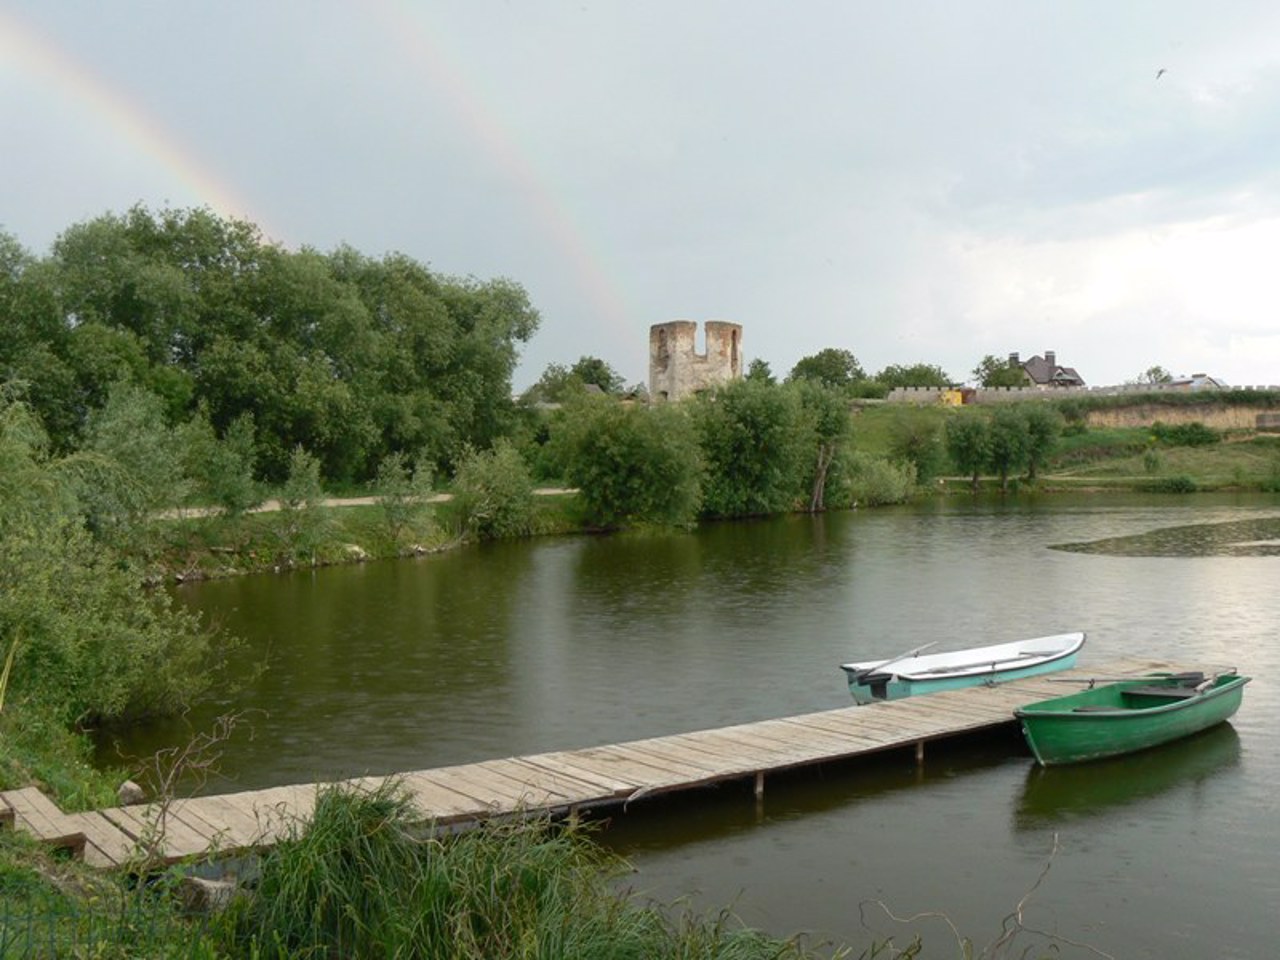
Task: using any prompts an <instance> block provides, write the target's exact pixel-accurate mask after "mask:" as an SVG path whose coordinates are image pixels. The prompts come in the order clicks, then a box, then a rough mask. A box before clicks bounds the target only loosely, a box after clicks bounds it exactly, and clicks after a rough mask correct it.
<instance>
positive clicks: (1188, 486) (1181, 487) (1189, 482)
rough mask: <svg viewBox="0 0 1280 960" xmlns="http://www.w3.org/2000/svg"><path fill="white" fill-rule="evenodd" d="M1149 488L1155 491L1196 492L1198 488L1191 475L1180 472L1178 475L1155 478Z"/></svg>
mask: <svg viewBox="0 0 1280 960" xmlns="http://www.w3.org/2000/svg"><path fill="white" fill-rule="evenodd" d="M1147 489H1148V490H1151V491H1152V492H1154V493H1195V492H1196V490H1197V489H1198V488H1197V486H1196V482H1195V480H1193V479H1192V478H1191V477H1188V476H1186V475H1185V474H1179V475H1178V476H1176V477H1162V478H1161V479H1159V480H1155V481H1153V482H1152V483H1151V484H1150V485H1149V486H1148V487H1147Z"/></svg>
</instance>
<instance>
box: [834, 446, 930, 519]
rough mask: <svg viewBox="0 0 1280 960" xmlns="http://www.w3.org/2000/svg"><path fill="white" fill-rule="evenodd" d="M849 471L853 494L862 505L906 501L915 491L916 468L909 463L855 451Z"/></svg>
mask: <svg viewBox="0 0 1280 960" xmlns="http://www.w3.org/2000/svg"><path fill="white" fill-rule="evenodd" d="M848 472H849V490H850V493H851V495H852V496H853V499H854V500H855V501H856V502H857V503H858V504H859V505H861V506H868V507H874V506H882V505H884V504H889V503H904V502H906V501H907V500H908V499H910V497H911V495H912V494H913V493H915V490H916V475H915V469H914V468H913V467H912V466H911V464H909V463H893V462H891V461H889V460H886V459H884V458H883V457H877V456H873V455H871V454H868V453H857V452H855V453H854V454H852V455H851V457H850V463H849V470H848Z"/></svg>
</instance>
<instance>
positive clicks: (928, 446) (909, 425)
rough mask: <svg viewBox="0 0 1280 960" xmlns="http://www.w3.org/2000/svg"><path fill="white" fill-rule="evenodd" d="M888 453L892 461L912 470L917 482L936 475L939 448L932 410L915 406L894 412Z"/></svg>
mask: <svg viewBox="0 0 1280 960" xmlns="http://www.w3.org/2000/svg"><path fill="white" fill-rule="evenodd" d="M889 450H890V452H891V454H892V455H893V458H894V459H895V460H898V461H900V462H902V463H906V464H910V465H911V466H912V467H914V468H915V474H916V479H917V481H918V482H919V483H926V482H927V481H929V480H930V479H931V478H933V477H935V476H937V473H938V467H939V461H940V460H941V458H942V449H941V443H940V442H939V429H938V420H937V417H936V411H935V410H929V409H920V408H915V407H907V408H905V409H902V410H898V411H895V414H894V418H893V424H892V427H891V434H890V438H889Z"/></svg>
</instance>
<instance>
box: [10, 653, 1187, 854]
mask: <svg viewBox="0 0 1280 960" xmlns="http://www.w3.org/2000/svg"><path fill="white" fill-rule="evenodd" d="M1177 669H1180V668H1178V667H1172V666H1170V665H1168V664H1163V663H1157V662H1154V661H1148V660H1136V659H1127V660H1122V661H1113V662H1111V663H1107V664H1103V665H1100V666H1096V667H1093V668H1091V669H1088V670H1084V669H1075V670H1069V671H1064V672H1061V673H1056V674H1054V675H1053V678H1054V679H1056V680H1062V679H1065V678H1089V677H1121V676H1140V675H1143V674H1146V673H1151V672H1153V671H1157V670H1177ZM1070 689H1071V688H1070V687H1069V686H1067V687H1064V685H1063V684H1061V683H1058V682H1053V681H1052V680H1051V679H1050V678H1048V677H1037V678H1031V679H1027V680H1018V681H1014V682H1011V683H1004V684H999V685H996V686H990V687H973V688H970V689H966V690H953V691H947V692H943V693H935V694H931V695H929V696H924V697H915V698H911V699H907V700H897V701H892V702H888V703H877V704H873V705H871V706H865V707H854V706H848V707H842V708H839V709H835V710H825V711H822V712H819V713H809V714H803V715H801V716H795V717H785V718H781V719H776V720H762V721H759V722H756V723H745V724H739V725H736V726H731V727H723V728H720V729H714V730H700V731H697V732H694V733H683V734H675V735H672V736H664V737H653V738H649V739H646V740H634V741H631V742H628V743H619V744H610V745H604V746H596V747H586V748H584V749H580V750H563V751H556V752H552V753H540V754H535V755H532V756H524V757H507V758H505V759H498V760H485V761H482V762H479V763H470V764H463V765H458V766H450V767H440V768H436V769H432V770H420V771H413V772H408V773H401V774H395V775H393V776H396V777H398V778H399V779H400V780H401V781H402V783H403V784H404V787H405V789H406V790H407V791H408V792H409V794H410V796H411V797H412V800H413V803H414V805H415V807H416V808H417V810H418V812H419V813H420V815H421V817H422V820H423V822H424V823H428V822H434V823H436V824H440V825H450V824H468V823H474V822H478V821H481V820H484V819H487V818H491V817H500V816H509V815H520V814H546V813H550V814H553V815H555V814H565V813H571V812H574V811H578V810H585V809H590V808H595V807H602V806H624V805H626V804H627V803H629V802H632V801H636V800H639V799H640V798H641V797H644V796H652V795H655V794H665V793H672V792H675V791H681V790H689V789H694V788H698V787H704V786H708V785H711V784H715V783H721V782H725V781H730V780H744V779H747V780H754V783H755V788H756V791H757V794H759V793H760V792H761V791H762V790H763V788H764V779H765V777H766V776H767V775H768V774H771V773H778V772H782V771H786V770H793V769H796V768H799V767H804V766H809V765H813V764H820V763H831V762H836V761H846V760H851V759H853V758H856V757H858V756H860V755H865V754H871V753H877V752H882V751H886V750H894V749H914V750H915V751H916V755H917V757H918V758H923V755H924V748H925V744H927V743H928V742H930V741H933V740H939V739H944V738H947V737H954V736H957V735H960V734H968V733H974V732H977V731H981V730H987V729H994V728H997V727H1000V726H1004V725H1006V724H1012V723H1014V722H1015V721H1014V718H1013V709H1014V708H1015V707H1017V706H1020V705H1022V704H1024V703H1029V702H1031V701H1034V700H1041V699H1045V698H1047V697H1053V696H1059V695H1061V694H1063V693H1065V692H1067V691H1068V690H1070ZM385 779H387V778H385V777H364V778H359V779H355V780H351V781H344V782H345V783H348V784H350V785H352V786H356V787H365V788H373V787H376V786H377V785H378V784H380V783H381V782H382V781H383V780H385ZM318 789H319V787H318V786H317V785H316V784H306V785H299V786H288V787H273V788H269V789H266V790H250V791H244V792H241V793H231V794H222V795H218V796H207V797H192V798H189V799H177V800H173V801H171V802H169V803H162V802H150V803H142V804H134V805H131V806H124V807H111V808H106V809H102V810H93V811H89V812H86V813H63V812H62V811H61V810H60V809H59V808H58V807H57V806H56V805H55V804H54V803H53V801H51V800H50V799H49V798H48V797H46V796H45V795H44V794H43V793H41V792H40V791H39V790H38V789H37V788H35V787H27V788H24V789H22V790H11V791H8V792H3V793H0V825H3V824H8V825H10V826H12V827H13V828H15V829H18V830H23V831H26V832H28V833H31V834H33V835H34V836H36V837H37V838H39V839H40V840H42V841H44V842H46V843H49V844H52V845H56V846H60V847H65V848H69V849H70V850H71V851H72V852H73V854H74V855H75V856H77V857H82V858H83V859H84V860H85V862H86V863H88V864H90V865H93V866H98V867H104V868H110V867H115V866H119V865H122V864H125V863H127V862H130V861H131V860H133V859H136V857H137V851H139V850H140V849H143V848H145V849H147V850H148V851H150V852H152V853H153V854H154V856H155V857H157V858H159V859H161V860H164V861H176V860H180V859H183V858H186V857H200V856H204V855H208V854H232V853H238V852H245V851H250V850H259V849H265V848H267V847H270V846H271V845H272V844H274V843H275V842H276V841H277V840H279V839H280V838H282V837H284V836H287V835H288V834H289V832H290V831H291V830H292V829H294V828H295V826H296V825H297V824H298V823H299V822H300V821H304V820H306V819H307V818H309V817H310V815H311V812H312V809H313V806H314V803H315V798H316V793H317V790H318Z"/></svg>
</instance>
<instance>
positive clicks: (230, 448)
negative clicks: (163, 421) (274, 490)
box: [180, 407, 262, 517]
mask: <svg viewBox="0 0 1280 960" xmlns="http://www.w3.org/2000/svg"><path fill="white" fill-rule="evenodd" d="M180 432H181V435H182V439H183V456H184V461H185V469H186V472H187V476H189V477H191V478H192V479H193V480H194V481H195V485H196V492H197V494H198V495H199V496H200V497H201V498H202V499H203V500H205V501H206V502H207V503H211V504H213V505H214V506H217V507H220V508H221V509H222V511H223V512H224V513H225V514H227V516H230V517H238V516H240V514H242V513H244V512H245V511H246V510H248V509H249V508H250V507H255V506H257V505H258V504H259V503H261V502H262V494H261V491H260V490H259V488H258V484H257V481H256V480H255V479H254V476H253V462H254V426H253V415H252V414H249V413H245V414H241V415H240V416H239V417H237V418H236V419H235V420H234V421H232V423H231V426H229V427H228V428H227V430H226V433H225V435H224V436H222V437H221V438H220V437H218V435H217V433H216V432H215V431H214V429H213V424H212V423H210V422H209V415H208V412H207V411H206V410H205V409H204V408H203V407H202V408H201V409H200V410H199V411H197V413H196V416H194V417H193V418H192V419H191V420H190V421H189V422H188V423H187V424H186V425H185V426H184V427H183V428H182V430H181V431H180Z"/></svg>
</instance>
